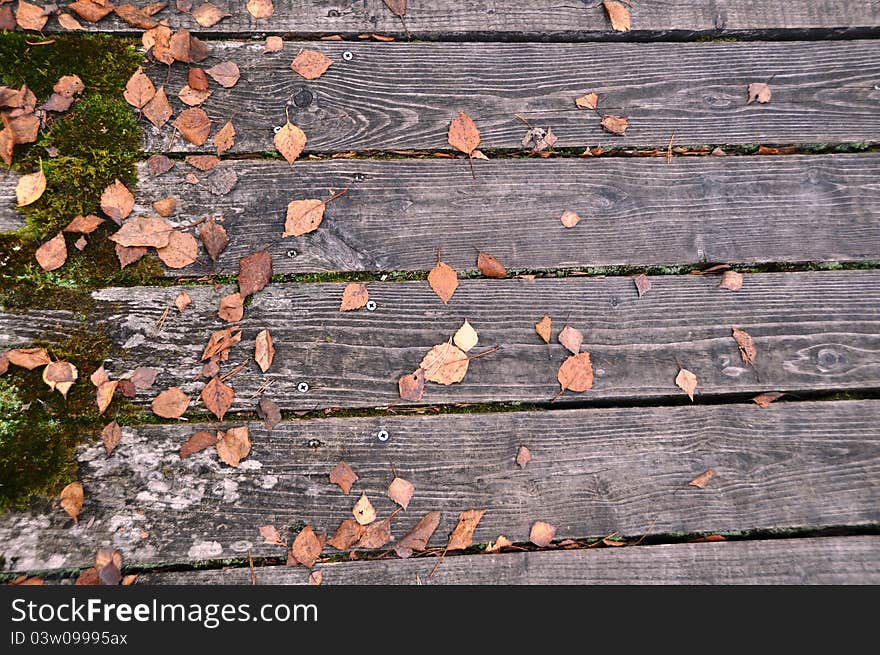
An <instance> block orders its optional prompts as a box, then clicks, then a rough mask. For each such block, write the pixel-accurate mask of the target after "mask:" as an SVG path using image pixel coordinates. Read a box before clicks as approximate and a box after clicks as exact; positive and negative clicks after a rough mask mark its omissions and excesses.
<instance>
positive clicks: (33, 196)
mask: <svg viewBox="0 0 880 655" xmlns="http://www.w3.org/2000/svg"><path fill="white" fill-rule="evenodd" d="M45 190H46V176H45V175H44V174H43V167H42V165H41V166H40V168H39V169H38V170H37V172H36V173H28V174H27V175H22V176H21V177H20V178H18V184H16V185H15V200H16V204H17V205H18V206H19V207H24V206H26V205H30V204H32V203H35V202H36V201H37V200H39V199H40V196H42V195H43V192H44V191H45Z"/></svg>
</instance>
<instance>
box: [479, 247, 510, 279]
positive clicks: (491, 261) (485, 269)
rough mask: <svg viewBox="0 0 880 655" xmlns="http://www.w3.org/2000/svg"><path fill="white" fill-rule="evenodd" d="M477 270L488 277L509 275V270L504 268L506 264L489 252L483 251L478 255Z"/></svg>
mask: <svg viewBox="0 0 880 655" xmlns="http://www.w3.org/2000/svg"><path fill="white" fill-rule="evenodd" d="M477 270H479V271H480V273H482V274H483V275H485V276H486V277H491V278H499V279H500V278H505V277H507V270H506V269H505V268H504V265H503V264H502V263H501V262H500V261H498V259H497V258H496V257H494V256H493V255H490V254H489V253H487V252H481V253H480V254H479V255H478V256H477Z"/></svg>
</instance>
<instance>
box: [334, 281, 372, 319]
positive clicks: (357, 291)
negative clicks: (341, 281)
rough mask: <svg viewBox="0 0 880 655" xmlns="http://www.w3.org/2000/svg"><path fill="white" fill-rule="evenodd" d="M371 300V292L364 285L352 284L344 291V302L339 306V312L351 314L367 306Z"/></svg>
mask: <svg viewBox="0 0 880 655" xmlns="http://www.w3.org/2000/svg"><path fill="white" fill-rule="evenodd" d="M369 299H370V292H369V291H367V287H366V285H364V284H359V283H356V282H352V283H351V284H347V285H346V286H345V289H343V290H342V302H341V303H340V304H339V311H341V312H350V311H352V310H354V309H360V308H361V307H363V306H364V305H366V304H367V301H368V300H369Z"/></svg>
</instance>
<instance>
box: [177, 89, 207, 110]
mask: <svg viewBox="0 0 880 655" xmlns="http://www.w3.org/2000/svg"><path fill="white" fill-rule="evenodd" d="M212 95H214V92H213V91H211V90H210V89H194V88H192V87H191V86H190V85H188V84H187V85H186V86H184V87H183V88H182V89H181V90H180V91H178V93H177V97H178V98H180V101H181V102H182V103H183V104H185V105H188V106H189V107H198V106H199V105H200V104H202V103H203V102H205V100H207V99H208V98H210V97H211V96H212Z"/></svg>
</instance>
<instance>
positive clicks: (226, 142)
mask: <svg viewBox="0 0 880 655" xmlns="http://www.w3.org/2000/svg"><path fill="white" fill-rule="evenodd" d="M211 140H212V141H213V142H214V145H215V146H216V147H217V154H218V155H222V154H223V153H224V152H226V151H227V150H229V149H230V148H231V147H232V146H234V145H235V126H233V125H232V121H226V124H225V125H224V126H223V127H221V128H220V129H219V130H217V131H216V132H215V133H214V136H213V137H211Z"/></svg>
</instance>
